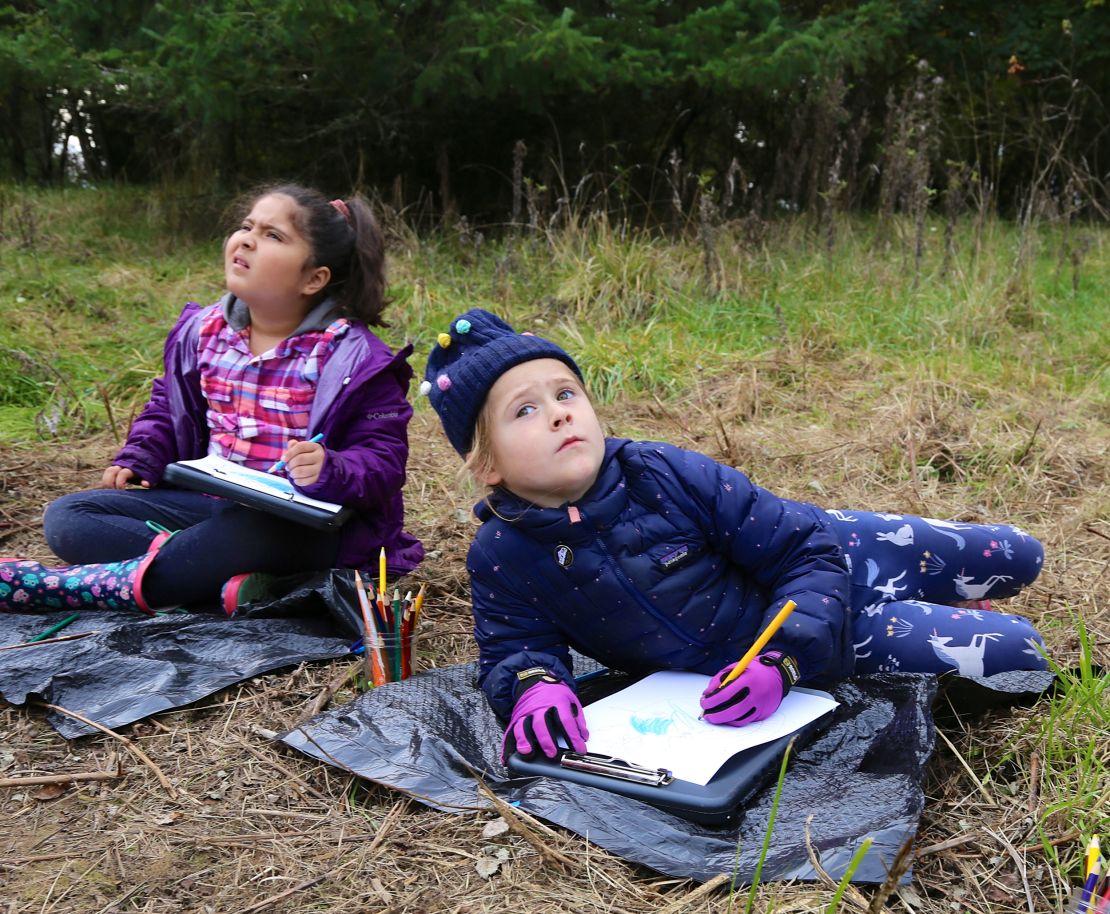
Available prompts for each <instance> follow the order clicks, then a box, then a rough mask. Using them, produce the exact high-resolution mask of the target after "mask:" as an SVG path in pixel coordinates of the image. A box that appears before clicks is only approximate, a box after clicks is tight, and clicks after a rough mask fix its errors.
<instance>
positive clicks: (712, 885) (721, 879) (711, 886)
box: [656, 873, 729, 914]
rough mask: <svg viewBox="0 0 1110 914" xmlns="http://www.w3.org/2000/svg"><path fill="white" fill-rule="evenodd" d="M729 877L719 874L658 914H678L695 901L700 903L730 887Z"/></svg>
mask: <svg viewBox="0 0 1110 914" xmlns="http://www.w3.org/2000/svg"><path fill="white" fill-rule="evenodd" d="M728 882H729V875H728V874H727V873H718V874H717V875H716V876H714V877H713V878H712V879H710V880H709V881H708V882H706V883H703V884H702V885H699V886H698V887H697V888H696V889H694V890H693V891H692V892H688V893H687V894H685V895H683V896H682V897H681V898H679V899H677V900H676V901H672V902H671V903H670V904H668V905H667V906H666V907H665V908H660V909H659V910H658V911H657V912H656V914H678V912H679V911H681V910H682V909H683V908H685V907H686V906H687V905H689V904H693V903H694V902H695V901H700V900H701V899H703V898H704V897H705V896H706V895H709V894H712V893H713V892H715V891H717V889H719V888H720V887H721V886H723V885H728Z"/></svg>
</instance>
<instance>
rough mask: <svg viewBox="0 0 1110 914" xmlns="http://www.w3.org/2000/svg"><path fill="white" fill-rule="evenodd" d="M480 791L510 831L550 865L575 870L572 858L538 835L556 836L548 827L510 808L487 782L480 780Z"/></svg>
mask: <svg viewBox="0 0 1110 914" xmlns="http://www.w3.org/2000/svg"><path fill="white" fill-rule="evenodd" d="M478 790H479V791H480V792H481V793H482V795H483V796H485V798H486V799H487V800H489V801H490V802H491V803H492V804H493V807H494V809H496V810H497V811H498V812H499V813H500V814H501V818H502V819H504V820H505V824H506V825H508V826H509V830H510V831H513V832H515V833H516V834H518V835H520V837H522V838H523V839H524V840H525V841H527V842H528V843H529V844H531V845H532V847H534V848H535V849H536V850H537V851H539V853H540V856H541V857H543V858H544V860H546V861H548V862H549V863H558V864H560V865H561V866H565V867H567V868H571V869H572V868H574V866H575V863H574V861H573V860H571V858H570V857H568V856H567V855H566V854H563V853H560V852H559V851H557V850H555V848H553V847H549V846H548V845H547V844H546V843H545V842H544V841H543V840H542V839H541V838H540V837H539V835H537V834H536V832H537V831H539V830H542V831H546V832H547V833H548V834H549V835H551V836H554V834H555V833H554V832H552V831H551V830H550V829H549V828H547V827H546V826H542V825H540V823H539V822H536V820H535V819H533V818H532V817H531V816H529V815H528V814H527V813H525V812H522V811H521V810H519V809H517V808H515V807H513V806H510V805H509V804H508V803H506V802H505V801H504V800H502V799H501V797H499V796H498V795H497V794H495V793H494V792H493V791H492V790H490V789H489V787H487V786H486V783H485V781H483V780H482V779H481V778H479V779H478Z"/></svg>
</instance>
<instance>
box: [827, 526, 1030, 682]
mask: <svg viewBox="0 0 1110 914" xmlns="http://www.w3.org/2000/svg"><path fill="white" fill-rule="evenodd" d="M826 513H827V514H828V517H829V520H830V522H831V524H832V527H833V529H834V530H835V531H836V533H837V534H838V535H839V537H840V542H841V544H842V545H843V547H844V554H845V555H846V556H847V559H848V567H849V570H850V573H851V578H852V598H851V603H852V606H851V611H852V643H853V645H854V646H855V653H856V672H857V673H875V672H913V673H947V672H958V673H960V674H961V675H964V676H991V675H993V674H995V673H1000V672H1004V671H1006V670H1041V669H1044V668H1045V667H1046V666H1047V664H1046V661H1045V654H1044V642H1043V641H1042V640H1041V636H1040V634H1039V633H1038V632H1037V630H1036V629H1035V628H1034V627H1033V625H1032V623H1030V622H1029V620H1028V619H1024V618H1022V617H1021V616H1015V615H1010V614H1008V613H1001V612H997V611H993V610H991V609H983V608H956V607H954V606H953V605H952V604H953V603H975V602H978V601H983V600H995V599H999V598H1003V597H1012V596H1014V595H1015V594H1016V593H1019V592H1020V591H1021V590H1022V589H1023V588H1025V587H1027V586H1028V585H1029V584H1031V583H1032V582H1033V580H1034V579H1035V578H1036V577H1037V575H1038V574H1039V573H1040V570H1041V564H1042V562H1043V560H1044V549H1043V548H1042V546H1041V544H1040V543H1039V542H1038V541H1037V540H1036V539H1034V538H1033V537H1032V536H1030V535H1029V534H1028V533H1026V532H1024V531H1023V530H1020V529H1018V528H1017V527H1011V526H1006V525H1003V524H998V525H993V524H992V525H985V524H961V523H953V522H951V521H941V520H934V519H932V518H928V517H913V516H912V515H908V514H873V513H870V512H867V511H836V510H830V511H827V512H826Z"/></svg>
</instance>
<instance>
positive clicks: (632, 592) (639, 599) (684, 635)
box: [580, 510, 709, 647]
mask: <svg viewBox="0 0 1110 914" xmlns="http://www.w3.org/2000/svg"><path fill="white" fill-rule="evenodd" d="M580 513H581V517H582V520H584V521H586V523H587V524H588V525H589V528H590V530H592V531H593V534H594V539H595V540H596V541H597V544H598V546H599V547H600V549H601V554H602V555H603V556H604V557H605V564H606V565H608V566H609V570H610V571H611V572H612V573H613V577H614V578H616V580H617V582H618V583H619V584H620V585H621V587H622V588H623V589H624V592H625V593H626V594H628V595H629V596H630V597H632V599H633V600H635V601H636V605H638V606H639V607H640V609H642V610H643V611H644V612H646V613H647V614H648V615H649V616H651V618H653V619H655V621H657V622H659V623H660V624H661V625H662V626H663V627H664V628H666V629H667V630H668V631H669V632H670V633H671V634H672V635H674V636H675V637H676V638H680V639H682V641H684V642H686V643H687V644H689V645H690V646H691V647H708V646H709V644H708V642H705V641H702V640H701V639H700V638H695V637H693V636H692V635H691V634H690V633H689V632H687V631H685V630H683V629H681V628H679V627H678V626H677V625H676V624H675V623H674V622H673V621H672V620H671V619H668V618H667V617H666V616H663V615H660V614H659V612H657V611H656V609H655V607H653V606H652V605H651V604H650V603H648V602H647V600H645V599H644V597H643V594H641V593H640V591H639V590H637V589H636V586H635V585H634V584H633V583H632V582H631V581H630V580H628V579H627V577H626V576H625V574H624V572H622V571H621V568H620V566H619V565H618V564H617V562H616V560H615V559H614V558H613V556H612V554H611V553H610V552H609V549H608V547H607V546H606V545H605V541H604V540H603V539H602V538H601V534H600V533H599V532H598V529H597V527H596V526H595V525H594V523H593V521H592V520H590V517H589V515H588V514H587V513H586V512H585V511H581V510H580Z"/></svg>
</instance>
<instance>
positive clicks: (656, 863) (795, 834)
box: [281, 664, 935, 882]
mask: <svg viewBox="0 0 1110 914" xmlns="http://www.w3.org/2000/svg"><path fill="white" fill-rule="evenodd" d="M476 672H477V667H476V665H475V664H465V665H460V666H454V667H448V668H446V669H441V670H434V671H431V672H428V673H424V674H420V675H418V676H416V677H414V678H413V679H410V680H408V681H406V682H403V683H395V684H391V685H386V686H382V687H380V688H378V689H375V690H373V691H372V692H369V693H367V694H365V695H363V696H361V697H360V698H359V699H358V700H356V701H354V702H352V703H350V704H348V705H346V706H344V707H341V708H336V709H334V710H332V711H330V712H327V713H325V714H322V715H320V716H318V717H316V718H314V719H313V720H312V721H310V722H309V723H308V724H306V725H304V726H302V727H300V728H297V729H294V730H292V731H290V732H288V733H286V734H284V735H283V736H282V737H281V740H282V741H283V742H285V743H286V744H287V745H290V746H293V747H295V748H297V749H298V750H300V751H301V752H304V753H306V754H307V755H310V756H312V757H314V758H317V759H319V760H320V761H323V762H327V763H328V764H332V765H338V766H342V767H344V768H346V769H348V770H349V771H352V772H354V773H355V774H357V775H359V776H361V777H364V778H367V779H369V780H372V781H376V782H378V783H381V784H384V785H386V786H389V787H392V788H394V789H397V790H403V791H405V792H406V793H409V794H411V795H412V796H414V797H415V798H416V799H418V800H420V801H421V802H424V803H426V804H428V805H430V806H434V807H437V808H440V809H459V808H474V807H483V806H489V805H490V804H489V802H488V800H486V799H485V798H484V797H483V795H482V793H481V792H480V790H479V789H478V786H477V780H476V777H475V776H476V775H477V776H479V777H481V779H482V781H483V782H484V783H485V784H486V785H487V787H489V788H490V789H491V790H492V791H493V792H494V793H495V794H496V795H498V796H499V797H501V798H502V799H504V800H506V801H507V802H509V803H518V804H519V806H520V807H521V808H522V809H524V810H526V811H527V812H530V813H533V814H535V815H537V816H539V817H541V818H543V819H545V820H547V821H549V822H552V823H555V824H557V825H561V826H563V827H565V828H568V829H570V830H571V831H574V832H576V833H578V834H580V835H583V836H585V837H587V838H588V839H589V840H590V841H592V842H593V843H595V844H597V845H599V846H601V847H603V848H605V849H606V850H608V851H611V852H612V853H614V854H616V855H618V856H620V857H623V858H624V859H626V860H631V861H633V862H636V863H642V864H644V865H646V866H649V867H651V868H652V869H654V870H658V871H659V872H661V873H665V874H667V875H670V876H676V877H682V878H692V879H697V880H699V881H707V880H709V879H711V878H713V877H714V876H716V875H718V874H719V873H733V872H735V874H736V878H737V879H738V880H739V881H740V882H747V881H750V879H751V877H752V875H753V874H754V872H755V866H756V863H757V861H758V858H759V854H760V851H761V847H762V843H763V838H764V834H765V832H766V828H767V823H768V820H769V815H770V808H771V802H772V799H773V792H774V790H773V785H771V786H769V787H768V788H767V789H765V790H763V791H762V792H761V793H759V794H757V796H756V797H755V798H754V800H753V801H752V802H751V803H750V804H749V806H748V807H747V809H746V811H745V812H744V815H743V817H742V819H741V820H740V822H739V823H738V824H737V825H736V826H731V827H712V826H703V825H698V824H695V823H693V822H689V821H687V820H685V819H682V818H679V817H677V816H674V815H671V814H669V813H667V812H664V811H662V810H660V809H657V808H655V807H653V806H649V805H647V804H645V803H640V802H638V801H636V800H631V799H628V798H626V797H621V796H618V795H616V794H613V793H609V792H608V791H604V790H598V789H594V788H590V787H581V786H576V785H573V784H568V783H566V782H563V781H558V780H555V779H551V778H530V779H520V780H510V779H509V778H508V774H507V772H506V771H505V770H504V768H502V766H501V765H500V763H499V761H498V759H497V754H498V750H499V746H500V742H501V730H500V727H499V726H498V723H497V720H496V718H495V717H494V715H493V714H492V712H491V711H490V710H489V709H488V707H487V706H486V703H485V699H484V696H483V695H482V693H481V692H480V691H479V690H478V689H476V688H475V686H474V677H475V675H476ZM934 692H935V679H934V678H933V677H931V676H914V675H896V674H891V675H883V676H874V677H867V678H860V679H856V680H852V681H849V682H845V683H843V684H841V686H840V687H839V688H838V689H837V690H836V692H835V697H836V698H837V700H838V701H839V702H840V707H839V709H838V710H837V712H836V714H835V717H834V719H833V722H832V724H831V725H830V726H829V727H828V729H827V730H825V731H824V733H823V734H822V735H820V736H818V737H817V738H816V739H814V740H813V741H812V742H811V743H809V744H808V745H806V746H804V747H801V748H800V749H798V750H796V752H795V755H794V758H793V761H792V764H791V767H790V772H789V774H788V777H787V778H786V780H785V783H784V786H783V792H782V796H781V799H780V803H779V808H778V814H777V820H776V824H775V829H774V834H773V839H772V843H771V850H770V853H769V855H768V857H767V859H766V860H765V862H764V866H763V873H762V878H764V879H782V878H791V877H798V878H813V877H815V876H816V874H815V873H814V871H813V869H812V867H811V865H810V863H809V860H808V857H807V853H806V850H805V828H806V822H807V820H809V829H810V836H811V840H812V843H813V845H814V847H815V848H816V849H817V850H818V851H819V853H820V860H821V862H822V866H824V867H825V869H826V870H828V871H829V872H830V873H832V874H834V875H836V874H839V873H842V872H843V871H844V869H845V868H846V867H847V865H848V863H849V861H850V859H851V856H852V854H853V853H854V852H855V850H856V848H857V847H858V846H859V845H860V843H861V842H862V840H863V839H864V838H865V837H868V836H870V837H871V838H872V840H873V842H874V843H873V845H872V848H871V851H870V852H869V854H868V855H867V857H866V858H865V859H864V861H863V863H862V865H861V866H860V867H859V869H858V870H857V872H856V874H855V876H854V879H855V881H859V882H876V881H878V882H881V881H882V880H883V879H885V878H886V872H887V870H886V867H887V866H888V865H889V863H890V861H891V860H892V859H893V857H894V855H895V854H896V853H897V851H898V849H899V847H900V846H901V845H902V843H903V842H904V841H905V840H906V838H907V837H909V836H911V835H913V834H914V832H915V831H916V829H917V823H918V819H919V817H920V815H921V810H922V807H923V803H924V797H923V792H922V777H923V770H924V766H925V763H926V761H927V759H928V758H929V755H930V753H931V752H932V748H933V731H932V727H933V723H932V716H931V714H930V706H931V703H932V700H933V696H934ZM587 713H588V712H587ZM738 844H739V854H738V852H737V845H738ZM734 868H735V869H734Z"/></svg>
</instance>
